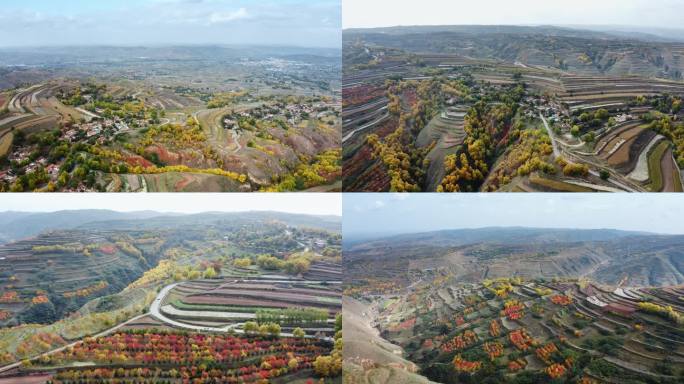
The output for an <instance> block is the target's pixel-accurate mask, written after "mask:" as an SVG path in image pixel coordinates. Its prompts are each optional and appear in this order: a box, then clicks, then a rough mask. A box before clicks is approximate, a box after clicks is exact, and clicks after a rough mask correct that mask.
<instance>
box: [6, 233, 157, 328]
mask: <svg viewBox="0 0 684 384" xmlns="http://www.w3.org/2000/svg"><path fill="white" fill-rule="evenodd" d="M116 241H117V240H115V239H112V237H111V234H108V233H106V232H103V233H88V232H79V231H69V232H61V233H51V234H45V235H42V236H39V237H37V238H34V239H29V240H24V241H19V242H15V243H11V244H6V245H3V246H0V260H2V263H1V264H0V286H2V290H1V292H2V297H4V300H0V311H6V313H5V314H6V316H5V317H4V318H3V320H2V324H3V325H13V324H17V323H32V322H41V323H45V322H50V321H56V320H59V319H60V318H62V317H63V316H65V315H67V314H69V313H70V312H73V311H75V310H77V309H78V308H80V307H81V306H82V305H83V304H84V303H85V302H87V301H89V300H92V299H93V298H96V297H99V296H105V295H108V294H111V293H112V292H117V291H118V290H120V289H122V288H123V287H125V286H126V285H128V284H129V283H130V282H132V281H134V280H135V279H137V278H139V277H140V276H142V274H143V272H144V271H145V270H147V268H149V265H151V264H152V265H153V264H156V262H157V261H158V257H159V256H158V255H150V254H146V253H143V252H142V251H140V250H138V249H137V248H135V246H133V245H130V246H131V247H133V248H131V249H128V248H126V249H122V248H121V247H120V246H118V245H116ZM133 250H135V251H133ZM136 252H138V253H140V254H139V255H137V254H136ZM46 266H47V267H49V271H48V270H46V269H45V268H46Z"/></svg>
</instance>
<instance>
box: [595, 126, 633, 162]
mask: <svg viewBox="0 0 684 384" xmlns="http://www.w3.org/2000/svg"><path fill="white" fill-rule="evenodd" d="M643 130H644V128H642V127H631V128H629V129H625V130H623V131H621V132H620V133H618V134H616V135H615V136H614V137H613V139H612V140H610V142H608V145H606V146H605V147H603V149H602V150H601V153H600V156H601V157H604V158H605V159H606V160H608V162H609V163H610V164H613V165H615V164H620V163H622V162H625V161H627V158H628V156H629V146H630V145H631V143H633V142H634V140H633V139H634V138H635V137H636V136H637V135H638V134H639V133H641V132H642V131H643ZM622 140H625V141H626V142H625V143H623V144H622V145H621V146H620V148H618V150H616V151H615V152H613V153H612V154H609V153H610V151H611V150H612V149H613V148H614V147H615V145H617V144H618V143H619V142H620V141H622ZM623 152H624V153H623ZM613 157H616V158H615V159H613V160H611V158H613Z"/></svg>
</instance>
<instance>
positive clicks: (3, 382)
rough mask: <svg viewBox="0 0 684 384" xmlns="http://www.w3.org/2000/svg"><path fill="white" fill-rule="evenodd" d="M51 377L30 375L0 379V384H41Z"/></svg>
mask: <svg viewBox="0 0 684 384" xmlns="http://www.w3.org/2000/svg"><path fill="white" fill-rule="evenodd" d="M50 378H52V375H32V376H20V377H8V378H0V384H43V383H45V382H47V381H48V380H50Z"/></svg>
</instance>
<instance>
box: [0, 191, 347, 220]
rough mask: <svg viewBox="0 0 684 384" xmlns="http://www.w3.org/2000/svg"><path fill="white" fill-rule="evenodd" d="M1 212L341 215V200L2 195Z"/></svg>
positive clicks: (316, 196) (324, 196) (323, 196)
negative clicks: (83, 211)
mask: <svg viewBox="0 0 684 384" xmlns="http://www.w3.org/2000/svg"><path fill="white" fill-rule="evenodd" d="M0 207H1V208H0V209H2V212H0V214H2V213H3V212H10V211H13V212H31V213H41V212H43V213H47V212H57V211H65V210H88V209H106V210H112V211H117V212H139V211H155V212H159V213H183V214H194V213H205V212H249V211H273V212H282V213H293V214H305V215H333V216H341V215H342V197H341V196H339V194H334V193H307V194H297V193H277V194H264V193H254V194H251V193H191V194H177V193H153V194H137V193H133V194H117V193H107V194H97V193H93V194H86V195H83V194H75V193H63V194H37V193H28V194H3V195H0Z"/></svg>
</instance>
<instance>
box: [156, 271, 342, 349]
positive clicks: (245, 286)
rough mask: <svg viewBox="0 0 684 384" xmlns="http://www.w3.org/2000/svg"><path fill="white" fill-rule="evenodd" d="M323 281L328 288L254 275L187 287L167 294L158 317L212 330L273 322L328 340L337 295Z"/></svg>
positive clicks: (337, 305) (337, 307) (338, 304)
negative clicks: (200, 324)
mask: <svg viewBox="0 0 684 384" xmlns="http://www.w3.org/2000/svg"><path fill="white" fill-rule="evenodd" d="M326 281H328V282H332V283H333V284H332V285H330V284H328V283H326V284H325V285H322V284H321V283H320V282H315V281H309V280H299V281H298V280H291V281H290V280H274V279H269V278H264V277H258V276H255V277H251V278H250V277H248V278H245V279H244V280H243V279H237V280H232V279H231V280H227V279H226V280H218V281H202V282H188V283H183V284H179V285H177V286H176V287H174V288H173V289H172V290H171V291H170V292H169V294H168V296H167V298H166V299H165V300H164V302H163V303H162V305H161V308H160V312H161V314H163V315H164V316H168V317H169V318H170V319H173V320H176V321H179V322H189V323H193V324H197V322H207V321H208V322H212V324H213V325H212V326H214V327H229V328H235V329H241V328H243V327H244V323H245V322H246V321H249V320H256V321H257V322H259V321H264V318H266V317H269V318H271V317H272V318H273V319H274V321H276V322H278V323H280V324H281V326H282V327H283V330H284V331H287V330H289V331H291V330H292V329H293V328H294V327H296V326H301V327H302V328H303V329H305V330H306V331H308V332H311V333H312V334H313V333H320V334H322V335H323V334H325V335H328V336H332V331H333V330H332V328H331V324H332V323H333V322H334V319H335V315H336V314H337V313H339V312H340V311H341V305H342V304H341V291H340V288H339V285H337V286H336V285H335V283H334V282H335V280H326ZM338 281H339V280H338ZM296 316H303V317H302V318H297V317H296ZM307 316H308V317H307ZM307 319H308V320H307Z"/></svg>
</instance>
